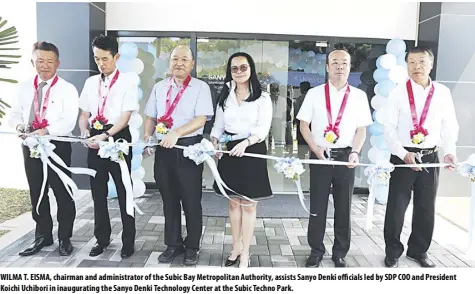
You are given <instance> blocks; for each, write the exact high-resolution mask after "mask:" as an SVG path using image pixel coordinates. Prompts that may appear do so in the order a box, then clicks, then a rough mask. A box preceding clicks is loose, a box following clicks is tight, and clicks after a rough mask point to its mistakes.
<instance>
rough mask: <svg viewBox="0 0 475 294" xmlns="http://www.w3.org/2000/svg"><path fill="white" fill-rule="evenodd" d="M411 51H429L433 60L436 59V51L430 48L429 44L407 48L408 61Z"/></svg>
mask: <svg viewBox="0 0 475 294" xmlns="http://www.w3.org/2000/svg"><path fill="white" fill-rule="evenodd" d="M410 53H427V54H428V55H429V57H430V59H431V60H432V61H434V53H433V52H432V49H430V48H429V47H427V46H417V47H414V48H411V49H409V50H407V53H406V62H407V57H409V54H410Z"/></svg>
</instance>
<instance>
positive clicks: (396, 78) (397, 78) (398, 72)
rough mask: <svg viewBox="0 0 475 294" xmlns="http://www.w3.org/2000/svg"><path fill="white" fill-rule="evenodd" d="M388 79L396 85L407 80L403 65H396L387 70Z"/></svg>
mask: <svg viewBox="0 0 475 294" xmlns="http://www.w3.org/2000/svg"><path fill="white" fill-rule="evenodd" d="M388 77H389V79H390V80H391V81H392V82H394V83H396V84H400V83H405V82H406V81H407V78H408V75H407V69H406V68H405V67H404V66H403V65H396V66H394V67H393V68H391V69H390V70H389V73H388Z"/></svg>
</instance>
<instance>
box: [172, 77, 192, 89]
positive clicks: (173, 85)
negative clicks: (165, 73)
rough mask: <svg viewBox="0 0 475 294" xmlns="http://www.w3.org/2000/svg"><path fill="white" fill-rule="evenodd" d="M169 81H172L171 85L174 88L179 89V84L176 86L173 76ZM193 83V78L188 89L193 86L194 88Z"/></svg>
mask: <svg viewBox="0 0 475 294" xmlns="http://www.w3.org/2000/svg"><path fill="white" fill-rule="evenodd" d="M169 81H170V83H171V85H172V87H173V88H178V86H177V84H176V82H175V79H174V78H173V76H171V77H170V78H169ZM192 83H193V77H191V80H190V83H189V84H188V87H191V86H192Z"/></svg>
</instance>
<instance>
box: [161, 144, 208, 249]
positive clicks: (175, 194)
mask: <svg viewBox="0 0 475 294" xmlns="http://www.w3.org/2000/svg"><path fill="white" fill-rule="evenodd" d="M201 139H202V137H201V136H195V137H190V138H182V139H179V140H178V142H177V145H181V146H189V145H193V144H196V143H199V142H200V141H201ZM154 176H155V181H156V183H157V186H158V190H159V191H160V194H161V195H162V200H163V214H164V215H165V245H167V246H169V247H179V246H183V245H185V247H186V248H192V249H199V248H200V239H201V230H202V225H203V214H202V210H201V197H202V180H203V164H200V165H196V164H195V162H194V161H192V160H191V159H189V158H187V157H184V156H183V150H182V149H178V148H172V149H166V148H162V147H160V146H158V147H157V150H156V152H155V166H154ZM180 202H181V205H182V206H183V211H184V212H185V219H186V232H187V235H186V238H185V241H184V242H183V237H182V235H181V206H180Z"/></svg>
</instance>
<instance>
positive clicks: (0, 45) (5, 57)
mask: <svg viewBox="0 0 475 294" xmlns="http://www.w3.org/2000/svg"><path fill="white" fill-rule="evenodd" d="M6 24H7V21H6V20H3V21H2V17H1V16H0V69H10V68H11V67H10V66H11V65H12V64H17V63H18V62H19V61H18V60H16V59H18V58H20V57H21V55H11V54H8V51H16V50H20V48H11V47H10V46H8V45H11V44H16V43H18V32H17V30H16V28H15V27H9V28H6V29H2V28H3V27H4V26H5V25H6ZM2 51H7V54H3V53H2ZM0 82H6V83H18V81H16V80H12V79H8V78H3V77H0ZM5 107H7V108H9V107H10V105H8V104H7V103H6V102H5V101H3V100H2V98H1V97H0V125H1V119H2V117H3V116H4V115H5Z"/></svg>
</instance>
